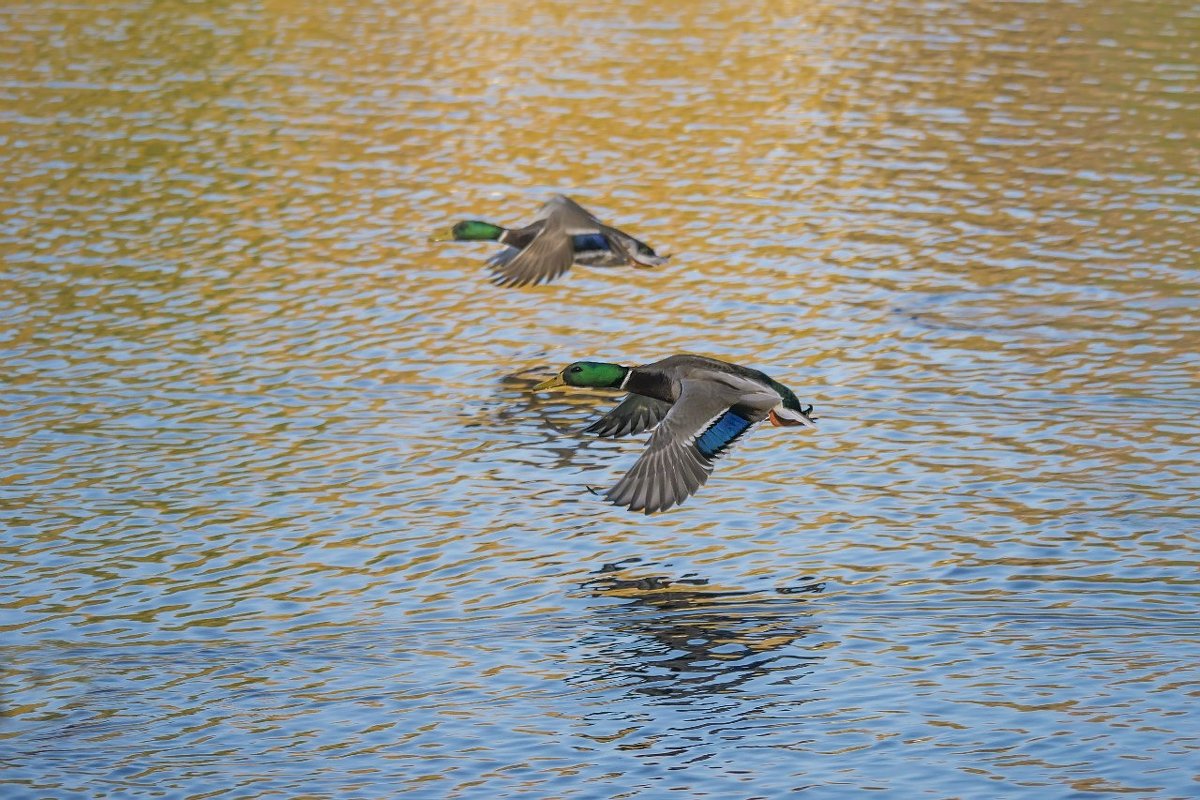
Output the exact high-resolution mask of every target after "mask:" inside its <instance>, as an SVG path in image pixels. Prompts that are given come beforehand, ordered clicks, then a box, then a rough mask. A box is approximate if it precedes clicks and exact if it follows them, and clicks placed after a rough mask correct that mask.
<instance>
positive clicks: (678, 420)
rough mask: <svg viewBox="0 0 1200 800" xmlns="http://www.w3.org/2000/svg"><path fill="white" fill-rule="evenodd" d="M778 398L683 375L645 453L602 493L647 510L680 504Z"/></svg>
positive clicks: (729, 382) (720, 379) (730, 380)
mask: <svg viewBox="0 0 1200 800" xmlns="http://www.w3.org/2000/svg"><path fill="white" fill-rule="evenodd" d="M778 402H779V397H778V395H775V394H774V393H773V392H767V391H765V390H764V389H763V388H762V387H761V386H757V385H755V384H754V383H753V382H751V381H747V380H744V379H741V378H737V377H735V376H728V375H719V376H712V377H709V376H705V379H702V380H697V379H685V380H684V381H683V382H682V384H681V390H680V393H679V399H678V400H676V401H675V404H674V405H673V406H672V407H671V410H670V412H668V413H667V415H666V416H665V417H664V418H663V421H662V422H661V423H660V424H659V426H658V427H657V428H655V430H654V433H653V434H651V436H650V440H649V441H648V442H647V443H646V449H645V451H644V452H643V453H642V455H641V456H640V457H639V458H638V460H637V461H636V462H635V463H634V465H633V468H632V469H630V470H629V472H628V473H626V474H625V476H624V477H623V478H621V480H620V481H618V482H617V485H616V486H614V487H613V488H612V489H610V490H609V492H608V494H606V495H605V497H606V498H607V499H608V500H609V501H611V502H612V503H614V504H616V505H619V506H626V507H628V508H629V510H630V511H644V512H646V513H647V514H652V513H654V512H656V511H665V510H666V509H668V508H670V507H671V506H674V505H678V504H679V503H682V502H683V501H684V500H686V499H687V498H689V497H691V496H692V495H693V494H695V493H696V490H697V489H699V488H700V487H701V486H703V485H704V484H705V482H706V481H707V480H708V476H709V475H710V474H711V473H712V470H713V464H714V462H715V461H716V459H717V457H718V456H720V454H721V453H722V452H724V451H725V449H726V448H727V447H729V445H730V444H732V443H733V442H734V441H735V440H736V439H738V438H739V437H740V436H741V435H742V434H744V433H745V432H746V431H747V430H749V429H750V427H751V426H752V425H753V424H754V423H756V422H759V421H761V420H762V419H763V418H764V417H765V416H766V414H767V412H768V411H769V410H770V409H771V408H772V407H773V406H774V405H775V404H776V403H778ZM734 405H737V406H738V408H739V411H740V412H741V413H739V412H738V411H732V410H731V409H732V407H733V406H734Z"/></svg>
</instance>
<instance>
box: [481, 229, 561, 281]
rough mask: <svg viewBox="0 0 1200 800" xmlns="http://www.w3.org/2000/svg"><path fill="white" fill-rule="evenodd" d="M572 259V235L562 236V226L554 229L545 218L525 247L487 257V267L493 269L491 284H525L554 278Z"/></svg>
mask: <svg viewBox="0 0 1200 800" xmlns="http://www.w3.org/2000/svg"><path fill="white" fill-rule="evenodd" d="M509 249H510V250H511V249H512V248H509ZM574 258H575V248H574V246H573V245H572V242H571V237H570V236H566V235H564V233H563V231H562V229H561V228H556V227H555V226H553V225H552V224H551V222H550V221H549V220H547V222H546V224H545V225H544V226H543V227H542V230H541V231H539V232H538V235H537V236H535V237H533V241H531V242H530V243H529V244H528V245H527V246H526V247H524V248H523V249H521V250H517V251H515V252H512V253H510V252H507V251H502V252H500V253H497V254H496V255H495V256H493V257H492V258H491V259H489V260H488V267H489V268H490V269H491V272H492V283H495V284H497V285H498V286H526V285H528V284H530V283H544V282H546V281H552V280H554V279H555V278H557V277H559V276H560V275H562V274H563V273H564V272H566V271H567V270H568V269H570V268H571V262H572V261H573V260H574Z"/></svg>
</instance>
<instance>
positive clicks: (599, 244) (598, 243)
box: [571, 233, 609, 253]
mask: <svg viewBox="0 0 1200 800" xmlns="http://www.w3.org/2000/svg"><path fill="white" fill-rule="evenodd" d="M571 241H572V244H573V245H574V247H575V252H576V253H587V252H590V251H593V250H607V249H609V248H608V240H607V239H605V238H604V237H603V236H601V235H600V234H598V233H579V234H576V235H575V236H572V237H571Z"/></svg>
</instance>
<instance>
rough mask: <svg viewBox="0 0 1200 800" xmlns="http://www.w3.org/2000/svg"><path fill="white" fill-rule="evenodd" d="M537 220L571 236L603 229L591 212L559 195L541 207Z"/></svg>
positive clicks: (598, 231) (597, 231)
mask: <svg viewBox="0 0 1200 800" xmlns="http://www.w3.org/2000/svg"><path fill="white" fill-rule="evenodd" d="M537 219H544V220H546V224H547V225H549V224H551V223H553V224H554V225H557V226H558V227H560V228H561V229H562V230H563V232H564V233H566V234H568V235H571V236H574V235H575V234H579V233H600V229H601V228H603V227H604V226H603V225H601V224H600V220H598V219H596V217H595V215H593V214H592V212H590V211H588V210H587V209H586V208H584V207H583V206H581V205H579V203H576V202H575V201H574V200H572V199H571V198H569V197H567V196H566V195H561V194H556V195H554V196H553V197H551V198H550V199H549V200H548V201H547V202H546V204H545V205H544V206H542V208H541V210H540V211H538V216H537ZM535 221H536V220H535Z"/></svg>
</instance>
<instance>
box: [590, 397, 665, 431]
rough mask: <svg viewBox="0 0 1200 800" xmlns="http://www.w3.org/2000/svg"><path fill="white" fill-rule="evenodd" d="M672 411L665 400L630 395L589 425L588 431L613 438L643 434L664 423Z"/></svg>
mask: <svg viewBox="0 0 1200 800" xmlns="http://www.w3.org/2000/svg"><path fill="white" fill-rule="evenodd" d="M670 410H671V404H670V403H668V402H666V401H665V400H656V399H654V398H653V397H645V396H643V395H640V394H630V395H627V396H626V397H625V399H624V400H622V401H621V402H620V403H619V404H618V405H617V407H616V408H614V409H613V410H612V411H609V412H608V413H607V414H605V415H604V416H603V417H601V418H600V419H598V420H596V421H595V422H593V423H592V424H591V425H589V426H588V427H587V428H586V431H587V432H588V433H594V434H596V435H597V436H612V437H617V436H627V435H629V434H631V433H641V432H642V431H644V430H646V429H647V428H653V427H654V426H655V425H657V424H658V423H660V422H662V419H663V417H665V416H666V415H667V412H669V411H670Z"/></svg>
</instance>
